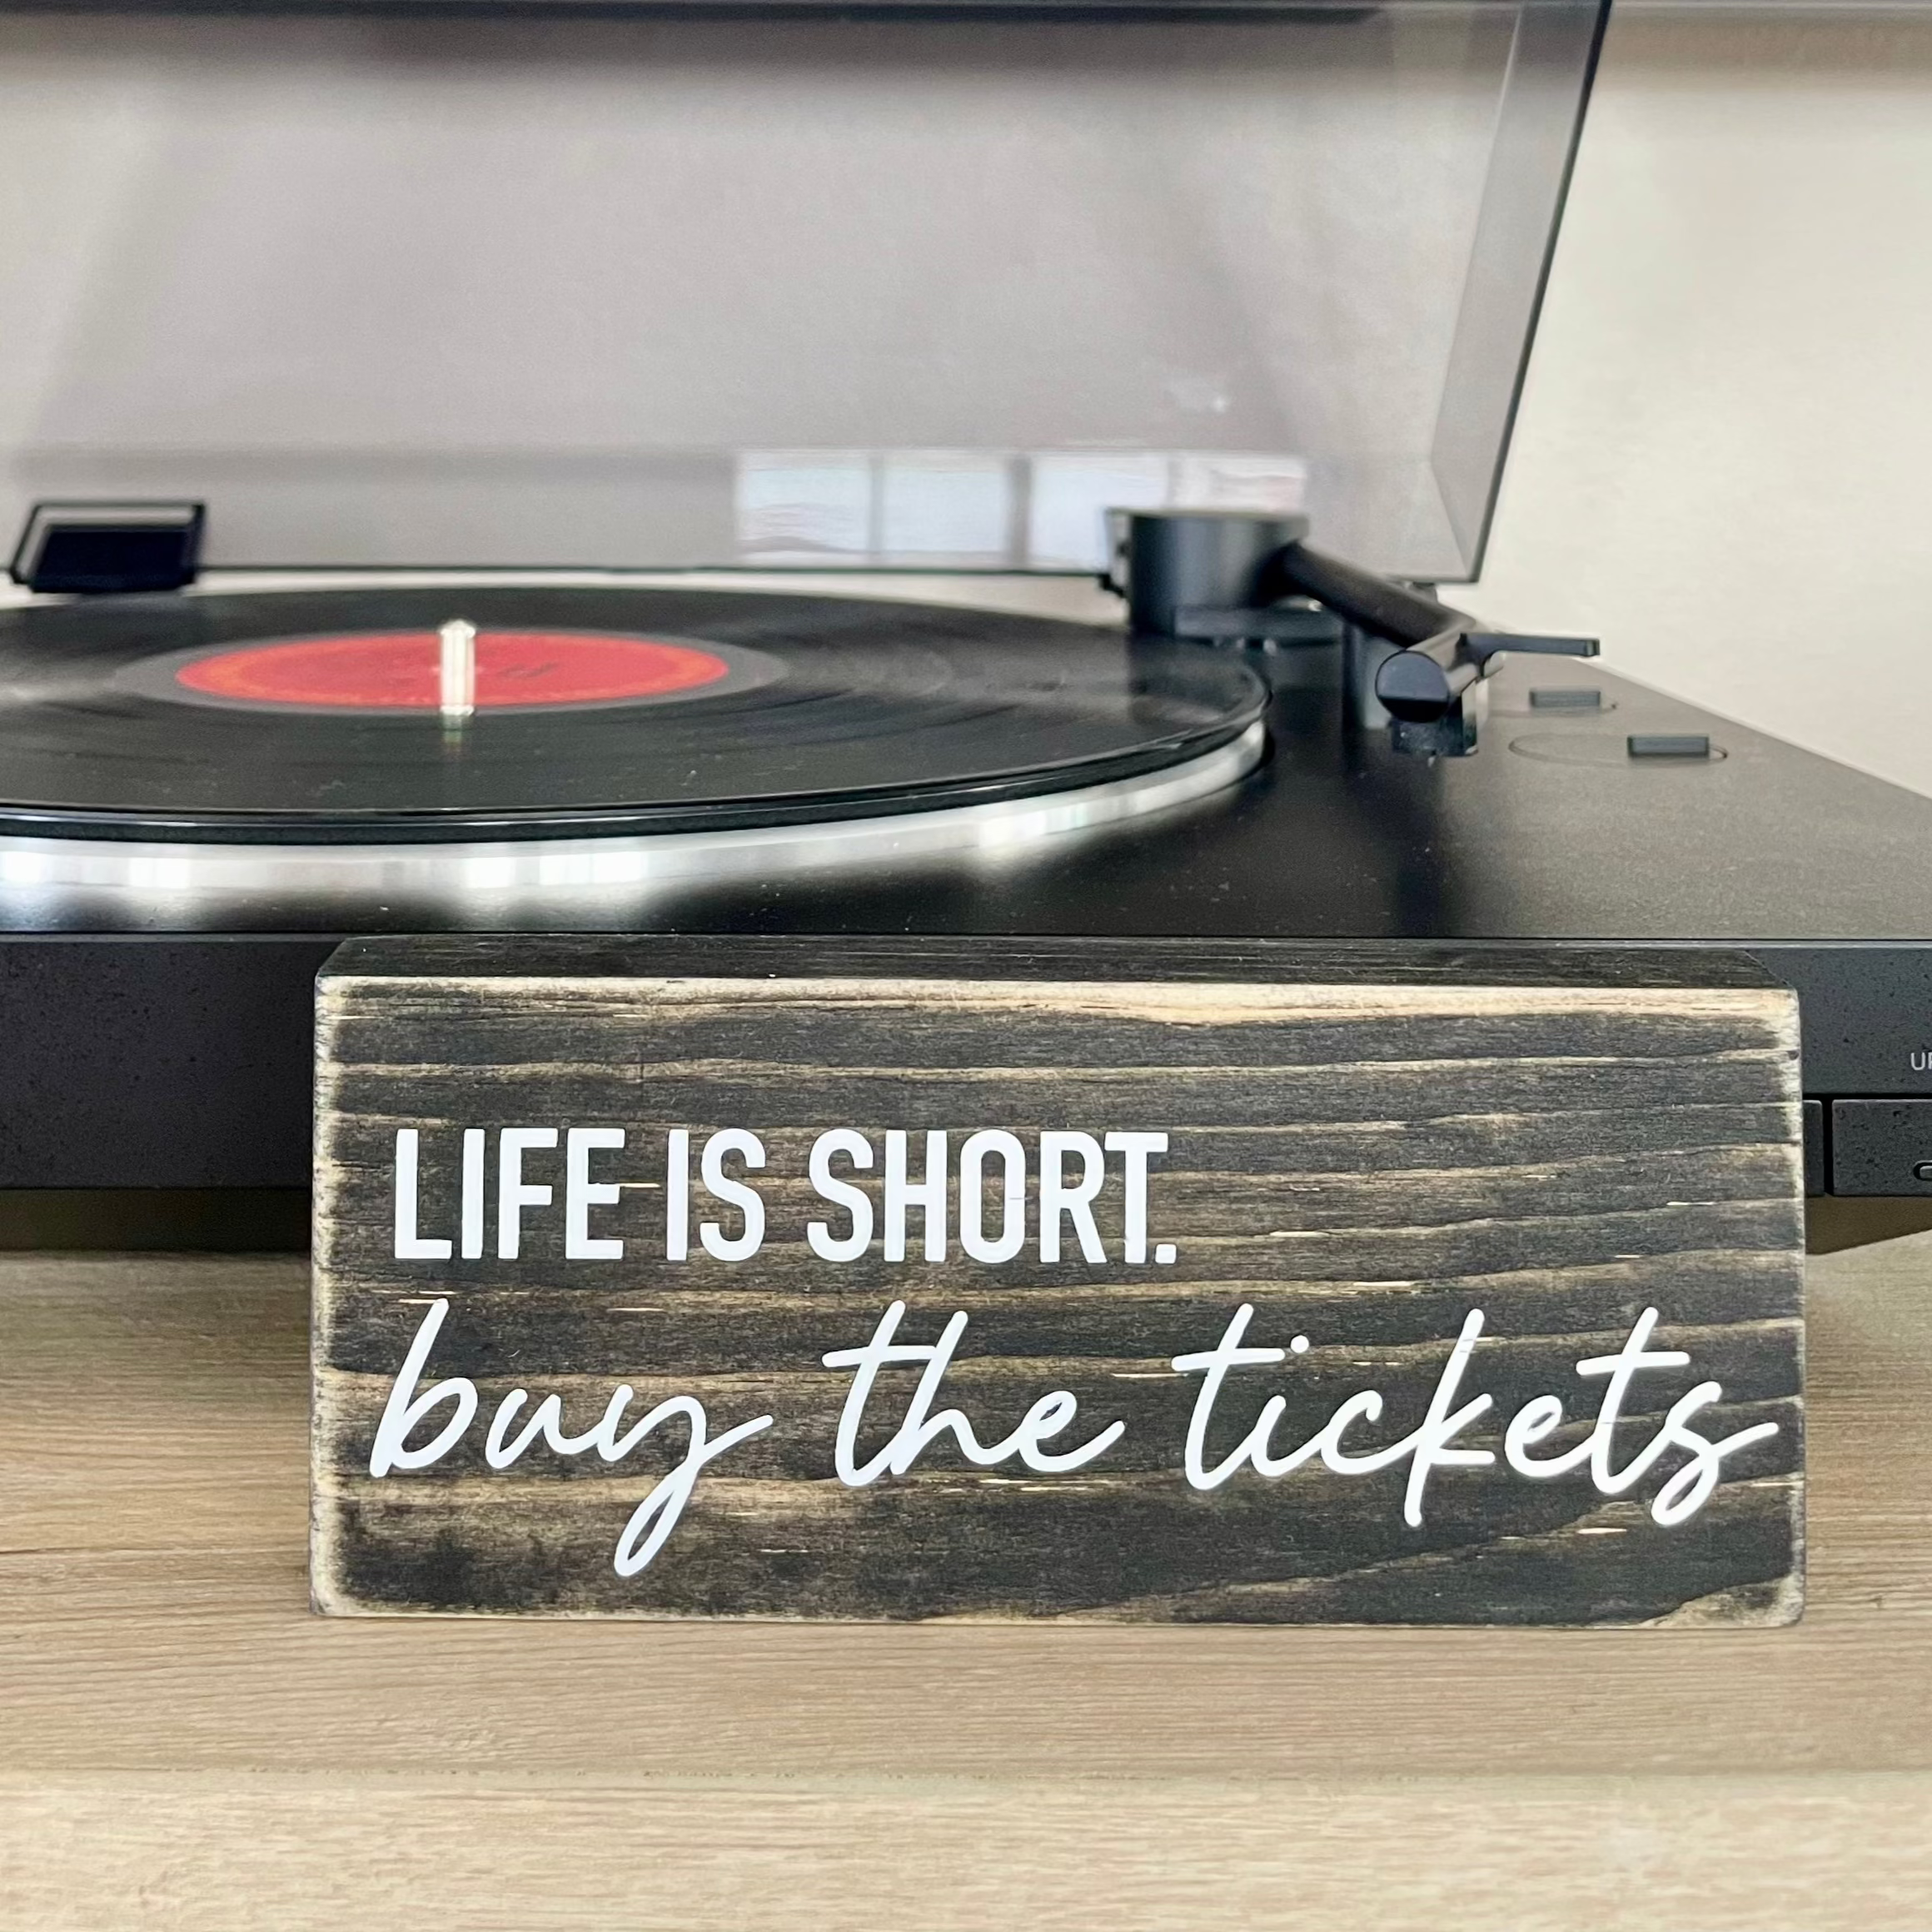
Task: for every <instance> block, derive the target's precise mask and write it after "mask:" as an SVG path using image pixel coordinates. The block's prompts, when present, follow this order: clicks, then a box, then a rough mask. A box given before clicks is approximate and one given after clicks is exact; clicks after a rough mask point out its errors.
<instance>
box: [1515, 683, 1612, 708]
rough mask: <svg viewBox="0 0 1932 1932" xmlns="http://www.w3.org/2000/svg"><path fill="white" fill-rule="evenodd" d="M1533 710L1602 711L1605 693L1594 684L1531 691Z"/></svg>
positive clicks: (1560, 686)
mask: <svg viewBox="0 0 1932 1932" xmlns="http://www.w3.org/2000/svg"><path fill="white" fill-rule="evenodd" d="M1530 709H1531V710H1532V711H1601V710H1602V709H1603V693H1602V692H1601V691H1600V690H1597V689H1596V686H1595V685H1556V687H1555V689H1554V690H1532V691H1531V693H1530Z"/></svg>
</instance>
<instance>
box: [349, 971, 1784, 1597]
mask: <svg viewBox="0 0 1932 1932" xmlns="http://www.w3.org/2000/svg"><path fill="white" fill-rule="evenodd" d="M319 1001H320V1033H319V1042H318V1056H319V1058H318V1068H317V1114H316V1129H317V1132H316V1251H315V1252H316V1316H315V1329H314V1436H313V1461H314V1515H313V1548H312V1581H313V1590H314V1595H315V1599H316V1604H317V1606H319V1607H320V1608H321V1609H323V1610H326V1611H341V1612H362V1613H422V1612H455V1613H464V1614H477V1613H512V1612H515V1613H533V1612H534V1613H545V1614H552V1615H584V1614H607V1615H628V1616H757V1617H833V1618H891V1619H904V1618H929V1617H978V1618H1015V1617H1068V1618H1088V1619H1106V1620H1115V1621H1248V1622H1260V1623H1306V1622H1337V1621H1352V1622H1422V1623H1486V1622H1488V1623H1559V1624H1597V1623H1637V1622H1646V1621H1658V1620H1662V1619H1667V1618H1674V1619H1677V1620H1686V1619H1688V1620H1695V1621H1710V1622H1730V1623H1767V1622H1773V1623H1775V1622H1782V1621H1790V1619H1792V1618H1794V1617H1795V1616H1796V1615H1797V1614H1798V1611H1799V1609H1800V1604H1801V1601H1802V1581H1801V1580H1802V1536H1801V1523H1802V1513H1801V1512H1802V1468H1803V1447H1802V1427H1803V1421H1802V1394H1803V1380H1802V1278H1803V1277H1802V1247H1803V1238H1802V1212H1801V1211H1802V1173H1801V1147H1800V1109H1799V1090H1798V1076H1797V1022H1796V1013H1795V1003H1794V1000H1793V998H1792V996H1791V995H1790V993H1788V992H1787V991H1785V989H1784V988H1780V987H1777V986H1775V985H1774V984H1772V983H1770V981H1769V980H1768V978H1766V976H1765V975H1764V974H1763V973H1761V971H1760V969H1759V968H1757V967H1755V965H1754V964H1751V963H1750V962H1749V961H1747V960H1744V959H1740V958H1739V957H1737V956H1735V955H1728V954H1720V953H1701V952H1695V951H1690V950H1683V949H1668V950H1666V949H1658V950H1655V951H1642V950H1638V949H1616V948H1606V949H1601V950H1591V951H1589V952H1587V953H1580V952H1576V951H1551V952H1546V953H1539V952H1536V951H1533V950H1526V949H1508V948H1500V947H1483V948H1462V949H1450V948H1437V947H1398V946H1388V947H1363V946H1355V945H1348V946H1343V945H1335V946H1326V947H1323V946H1297V945H1285V944H1273V943H1267V942H1253V943H1242V944H1232V943H1227V942H1215V943H1205V942H1201V943H1198V942H1194V941H1179V940H1177V941H1151V942H1150V941H1137V942H1133V943H1125V942H1112V941H1101V942H1076V941H1043V942H1017V941H1015V942H1007V941H993V940H970V941H968V940H939V941H934V940H917V941H914V940H909V939H896V940H895V939H859V940H854V939H841V940H803V939H760V938H749V937H746V938H738V939H695V938H676V937H649V938H643V937H640V938H636V939H607V938H595V939H582V940H573V939H535V938H515V937H495V938H460V937H451V938H444V939H418V940H370V941H356V942H352V943H351V944H349V945H347V946H345V947H344V948H343V949H341V952H340V953H338V954H336V958H335V959H333V960H332V961H331V964H330V965H329V967H328V968H327V969H326V972H325V973H324V976H323V978H322V980H321V988H320V993H319ZM520 1130H522V1131H520ZM599 1130H601V1131H599ZM729 1130H736V1132H737V1134H738V1135H739V1136H742V1137H754V1142H753V1141H752V1140H751V1139H746V1138H740V1139H738V1140H736V1141H735V1142H729V1143H728V1142H720V1143H716V1144H715V1145H712V1146H710V1149H709V1152H707V1143H710V1142H711V1137H713V1136H714V1135H719V1134H724V1133H728V1131H729ZM834 1130H844V1133H845V1136H846V1137H847V1138H844V1139H843V1140H841V1141H839V1142H837V1143H834V1142H832V1141H822V1137H825V1136H828V1135H830V1134H832V1133H834ZM934 1134H939V1135H943V1136H944V1143H943V1148H944V1158H945V1161H946V1163H947V1175H948V1184H947V1187H946V1189H945V1198H944V1213H943V1216H932V1217H931V1218H934V1219H939V1218H943V1220H944V1228H943V1230H941V1231H940V1233H939V1236H938V1237H934V1235H933V1234H931V1233H930V1232H929V1227H928V1220H929V1212H928V1210H929V1208H931V1207H932V1205H933V1203H932V1202H931V1200H930V1199H927V1200H926V1201H925V1202H924V1203H923V1204H922V1203H921V1202H920V1201H919V1199H917V1198H914V1199H912V1200H910V1201H907V1200H905V1199H904V1197H905V1195H906V1194H907V1193H908V1190H910V1191H911V1193H913V1195H914V1197H916V1196H917V1194H918V1191H919V1183H921V1181H922V1180H923V1179H924V1175H925V1173H926V1168H927V1158H928V1153H929V1147H931V1146H932V1144H933V1143H930V1140H929V1137H931V1136H933V1135H934ZM1163 1134H1164V1135H1165V1136H1166V1145H1165V1147H1164V1148H1161V1149H1158V1150H1155V1149H1153V1147H1152V1146H1151V1143H1149V1142H1148V1140H1147V1139H1145V1138H1138V1137H1147V1136H1151V1135H1163ZM894 1135H897V1136H903V1137H904V1138H903V1141H902V1142H901V1143H900V1144H901V1147H902V1148H903V1158H900V1157H899V1156H898V1155H895V1153H894V1148H893V1147H892V1146H891V1144H890V1143H889V1137H892V1136H894ZM680 1136H681V1137H686V1138H688V1148H686V1151H685V1152H684V1153H679V1152H678V1149H679V1148H680V1145H682V1144H683V1143H681V1142H680ZM975 1136H982V1137H987V1138H980V1139H978V1140H975V1139H974V1138H973V1137H975ZM1110 1136H1111V1137H1113V1144H1112V1145H1109V1137H1110ZM619 1137H621V1144H614V1143H617V1142H618V1139H619ZM1043 1137H1044V1138H1043ZM1054 1137H1060V1138H1058V1139H1056V1138H1054ZM1068 1137H1071V1138H1068ZM1079 1137H1086V1138H1084V1139H1083V1138H1079ZM969 1147H970V1148H972V1150H973V1156H974V1157H975V1158H976V1159H977V1162H978V1166H977V1179H978V1183H979V1184H978V1185H976V1186H972V1187H969V1188H968V1189H967V1191H966V1196H967V1198H963V1196H962V1191H961V1186H960V1164H961V1162H962V1159H963V1158H964V1157H965V1156H966V1154H967V1150H968V1148H969ZM466 1148H467V1150H468V1151H467V1153H466ZM506 1149H507V1155H506ZM814 1149H816V1154H814ZM748 1154H749V1155H750V1156H751V1157H752V1161H755V1158H757V1157H758V1156H759V1155H761V1156H762V1161H763V1164H762V1166H758V1165H755V1164H751V1163H750V1162H748V1159H747V1158H746V1157H747V1155H748ZM867 1154H869V1156H870V1158H871V1163H872V1164H871V1165H870V1167H869V1168H866V1167H864V1166H861V1165H859V1164H857V1159H858V1158H862V1157H864V1155H867ZM1009 1158H1011V1159H1013V1160H1016V1161H1017V1162H1018V1164H1019V1166H1020V1167H1021V1168H1023V1193H1019V1192H1017V1191H1016V1193H1015V1194H1014V1197H1013V1199H1012V1200H1010V1201H1009V1200H1008V1198H1007V1194H1006V1193H1005V1176H1006V1173H1007V1167H1006V1163H1007V1162H1008V1159H1009ZM412 1159H413V1161H414V1163H415V1167H416V1172H415V1174H414V1177H413V1179H412V1178H411V1175H410V1173H409V1171H408V1170H409V1166H410V1163H411V1160H412ZM814 1159H816V1161H817V1163H818V1165H817V1170H816V1171H817V1175H818V1181H817V1182H815V1181H814ZM895 1159H899V1168H900V1170H902V1171H898V1172H894V1171H892V1164H893V1163H894V1160H895ZM707 1171H708V1173H709V1177H710V1178H711V1179H713V1180H715V1181H716V1182H717V1183H718V1186H717V1188H716V1189H715V1193H714V1192H712V1191H711V1190H710V1189H708V1188H707V1186H706V1184H705V1183H706V1178H707ZM1043 1172H1044V1173H1045V1174H1046V1176H1047V1177H1048V1178H1047V1180H1046V1182H1045V1183H1044V1198H1043ZM466 1173H467V1177H468V1178H467V1180H466ZM680 1173H685V1174H686V1175H687V1176H688V1184H687V1185H680V1183H679V1176H680ZM1089 1182H1092V1183H1094V1184H1093V1186H1092V1188H1091V1189H1089V1186H1088V1183H1089ZM819 1183H824V1184H823V1185H820V1184H819ZM747 1185H749V1186H750V1187H751V1188H754V1192H755V1196H756V1199H755V1203H749V1202H747V1201H746V1200H745V1198H744V1195H743V1193H742V1190H743V1188H744V1187H746V1186H747ZM734 1189H735V1190H738V1191H737V1192H734ZM546 1191H547V1198H546ZM894 1199H899V1201H900V1203H901V1208H902V1213H901V1218H902V1219H903V1222H904V1232H905V1247H904V1253H903V1255H902V1256H899V1257H890V1256H889V1254H888V1252H886V1247H887V1242H886V1240H885V1237H886V1236H887V1235H888V1233H889V1232H890V1229H891V1225H892V1222H893V1220H894V1215H893V1213H892V1212H891V1206H892V1203H893V1201H894ZM1022 1209H1023V1212H1021V1210H1022ZM963 1214H964V1218H965V1219H966V1220H967V1221H968V1222H970V1223H973V1224H974V1225H973V1227H971V1228H970V1229H967V1228H963V1227H962V1219H963ZM868 1219H869V1221H870V1222H871V1223H872V1225H871V1227H870V1230H869V1238H867V1239H865V1240H864V1241H863V1242H862V1241H861V1239H860V1238H859V1237H861V1236H862V1235H864V1234H865V1233H866V1232H867V1230H866V1229H865V1228H864V1227H863V1226H862V1225H861V1224H862V1223H863V1222H865V1221H866V1220H868ZM759 1222H762V1227H759V1225H758V1223H759ZM814 1224H815V1225H816V1227H817V1228H818V1230H819V1232H818V1233H817V1234H816V1236H814V1234H813V1232H812V1229H813V1227H814ZM968 1232H971V1233H972V1236H973V1238H972V1240H971V1241H970V1242H968V1239H967V1236H968ZM1003 1234H1005V1235H1006V1236H1008V1237H1009V1238H1008V1239H1007V1240H1005V1241H1002V1238H1001V1237H1002V1235H1003ZM1056 1234H1057V1237H1058V1252H1057V1253H1056V1252H1054V1247H1055V1242H1054V1239H1053V1238H1052V1237H1053V1236H1054V1235H1056ZM440 1244H446V1246H443V1245H440ZM619 1249H620V1251H621V1252H618V1251H619ZM969 1250H970V1252H969ZM976 1257H977V1258H976ZM895 1307H896V1308H897V1310H898V1313H897V1314H896V1316H894V1315H892V1314H891V1313H889V1311H891V1310H893V1309H894V1308H895ZM1244 1310H1245V1311H1246V1313H1245V1314H1244V1313H1243V1312H1242V1311H1244ZM1650 1311H1655V1312H1654V1314H1653V1313H1651V1312H1650ZM1478 1316H1479V1317H1480V1319H1479V1320H1477V1319H1476V1317H1478ZM949 1325H950V1326H951V1328H952V1329H953V1330H954V1341H953V1347H952V1349H951V1352H950V1353H949V1355H948V1356H947V1357H945V1358H944V1360H943V1361H935V1360H933V1359H932V1354H933V1351H934V1348H935V1347H936V1346H937V1345H938V1344H939V1343H940V1342H941V1338H942V1335H943V1334H944V1332H947V1331H948V1329H949ZM1653 1325H1654V1327H1653ZM868 1344H873V1345H874V1350H875V1352H876V1350H878V1349H880V1348H884V1347H887V1346H903V1347H914V1348H919V1349H920V1350H923V1351H924V1354H923V1355H921V1356H919V1357H906V1358H902V1359H894V1360H883V1359H882V1360H879V1361H875V1362H872V1363H871V1365H870V1367H869V1368H868V1367H865V1366H864V1365H863V1364H862V1362H860V1360H859V1359H858V1355H859V1352H861V1351H863V1350H864V1349H865V1347H867V1345H868ZM1236 1346H1239V1347H1245V1348H1251V1349H1260V1350H1267V1351H1271V1352H1272V1353H1271V1354H1270V1355H1269V1356H1268V1357H1267V1358H1266V1359H1257V1360H1252V1361H1249V1360H1242V1361H1240V1362H1233V1361H1232V1360H1229V1359H1227V1358H1225V1357H1221V1358H1217V1357H1215V1352H1216V1351H1217V1349H1219V1350H1222V1351H1225V1350H1226V1349H1227V1348H1231V1347H1236ZM1644 1350H1647V1351H1649V1352H1651V1353H1653V1354H1655V1353H1661V1352H1668V1354H1667V1358H1666V1360H1664V1361H1662V1362H1639V1361H1638V1359H1637V1357H1638V1352H1640V1351H1644ZM828 1356H832V1357H834V1358H835V1359H834V1362H833V1363H831V1364H830V1365H828V1363H827V1361H826V1357H828ZM1579 1363H1584V1364H1586V1365H1592V1366H1587V1367H1586V1369H1585V1371H1584V1372H1581V1373H1580V1372H1579V1368H1578V1365H1579ZM942 1371H943V1372H942ZM869 1374H870V1375H871V1376H872V1380H871V1381H870V1383H869V1394H867V1392H866V1389H865V1388H864V1387H861V1386H860V1385H861V1384H862V1383H864V1382H865V1378H866V1377H867V1375H869ZM922 1377H924V1378H925V1382H926V1384H927V1386H926V1388H925V1391H924V1399H923V1400H922V1397H921V1394H920V1384H921V1379H922ZM1710 1385H1715V1387H1711V1386H1710ZM626 1388H627V1389H628V1390H629V1392H630V1393H629V1396H628V1397H623V1396H622V1395H621V1393H620V1391H621V1390H622V1389H626ZM517 1391H520V1392H522V1394H521V1396H520V1397H517V1396H515V1394H514V1393H513V1392H517ZM1369 1392H1374V1397H1375V1398H1379V1399H1378V1400H1377V1399H1372V1397H1371V1396H1370V1395H1369ZM861 1397H863V1398H864V1399H863V1401H862V1400H861V1399H860V1398H861ZM1485 1398H1486V1399H1485ZM506 1401H507V1402H508V1404H509V1407H508V1408H507V1410H505V1402H506ZM412 1403H413V1404H414V1405H415V1407H414V1408H413V1409H412V1408H411V1404H412ZM660 1404H665V1405H669V1406H668V1407H665V1408H664V1409H663V1410H662V1411H661V1412H659V1413H658V1414H657V1415H656V1416H655V1418H652V1417H650V1412H651V1411H653V1410H654V1408H655V1407H656V1406H657V1405H660ZM1471 1404H1476V1405H1478V1406H1477V1407H1475V1408H1474V1409H1471V1411H1470V1412H1469V1413H1467V1414H1466V1415H1464V1414H1462V1413H1461V1411H1463V1410H1464V1408H1465V1407H1466V1406H1467V1405H1471ZM1558 1405H1560V1410H1559V1407H1558ZM700 1410H701V1417H700ZM944 1412H958V1413H959V1414H960V1415H961V1416H963V1417H964V1422H963V1423H962V1424H959V1425H951V1424H948V1423H947V1422H945V1421H944ZM921 1414H924V1415H925V1416H926V1417H929V1425H928V1427H927V1428H926V1429H925V1430H924V1433H923V1436H922V1437H920V1439H919V1441H916V1442H915V1441H913V1440H911V1439H909V1432H910V1431H911V1430H912V1429H913V1428H914V1427H916V1425H917V1423H918V1422H919V1417H920V1415H921ZM1029 1414H1030V1415H1032V1416H1033V1418H1034V1422H1033V1427H1032V1430H1031V1433H1030V1436H1029V1434H1028V1427H1027V1423H1026V1418H1027V1417H1028V1416H1029ZM1673 1417H1675V1420H1672V1418H1673ZM385 1418H387V1421H385ZM647 1418H648V1419H650V1427H640V1425H642V1424H644V1423H645V1422H646V1420H647ZM694 1420H697V1421H698V1422H699V1426H700V1427H701V1429H702V1431H703V1432H704V1439H705V1446H706V1447H707V1448H710V1449H714V1450H715V1451H716V1452H715V1456H714V1457H713V1458H712V1459H710V1460H708V1461H704V1463H703V1466H702V1467H701V1468H699V1467H695V1466H694V1462H693V1453H692V1451H693V1445H694V1435H695V1432H694V1427H693V1423H694ZM459 1425H461V1426H460V1427H459ZM532 1432H534V1433H532ZM727 1432H738V1433H737V1434H736V1435H735V1436H734V1437H733V1439H731V1440H729V1442H726V1443H725V1446H724V1447H718V1446H719V1444H720V1442H721V1441H723V1439H724V1438H725V1436H726V1434H727ZM526 1435H527V1436H529V1437H530V1441H529V1445H528V1447H525V1448H524V1449H523V1450H522V1451H521V1452H520V1453H517V1452H515V1445H516V1443H517V1441H518V1439H519V1437H524V1436H526ZM895 1443H896V1445H897V1446H898V1447H899V1450H900V1451H902V1453H900V1454H899V1456H897V1458H896V1459H894V1458H892V1457H891V1456H889V1451H890V1450H891V1449H892V1448H893V1447H894V1445H895ZM1023 1443H1024V1444H1025V1445H1026V1447H1025V1449H1024V1451H1023V1449H1022V1444H1023ZM1002 1447H1003V1448H1004V1450H1005V1451H1006V1453H1004V1454H1003V1455H1002V1456H997V1457H996V1456H994V1454H993V1450H994V1449H996V1448H1002ZM432 1450H433V1451H436V1453H435V1454H434V1455H433V1456H431V1455H430V1454H429V1453H427V1452H428V1451H432ZM914 1451H916V1453H915V1452H914ZM1029 1458H1030V1462H1031V1466H1029ZM1551 1462H1555V1463H1557V1464H1558V1465H1560V1467H1559V1468H1558V1469H1557V1470H1551V1469H1550V1468H1549V1467H1547V1466H1540V1465H1547V1464H1549V1463H1551ZM1363 1464H1368V1465H1372V1466H1362V1465H1363ZM385 1465H386V1466H385ZM1291 1465H1292V1466H1291ZM1633 1465H1635V1466H1634V1467H1633ZM379 1468H381V1471H382V1472H381V1473H376V1470H377V1469H379ZM841 1468H843V1470H844V1478H845V1479H844V1480H842V1479H841V1476H840V1473H839V1471H840V1470H841ZM862 1478H863V1480H861V1479H862ZM687 1483H688V1487H687ZM647 1498H651V1499H655V1501H654V1502H653V1503H652V1504H650V1505H647ZM654 1526H655V1529H656V1530H657V1531H660V1532H663V1534H662V1541H661V1546H658V1547H656V1548H655V1552H654V1551H652V1549H651V1546H650V1536H651V1533H652V1531H653V1529H654ZM646 1558H648V1560H645V1559H646Z"/></svg>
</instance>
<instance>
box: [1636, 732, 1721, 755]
mask: <svg viewBox="0 0 1932 1932" xmlns="http://www.w3.org/2000/svg"><path fill="white" fill-rule="evenodd" d="M1627 742H1628V744H1629V745H1630V754H1631V757H1632V758H1682V759H1695V758H1709V757H1710V739H1709V738H1708V737H1706V736H1705V734H1704V733H1703V732H1701V731H1682V732H1673V731H1633V732H1632V733H1631V735H1630V738H1629V739H1628V740H1627Z"/></svg>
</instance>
